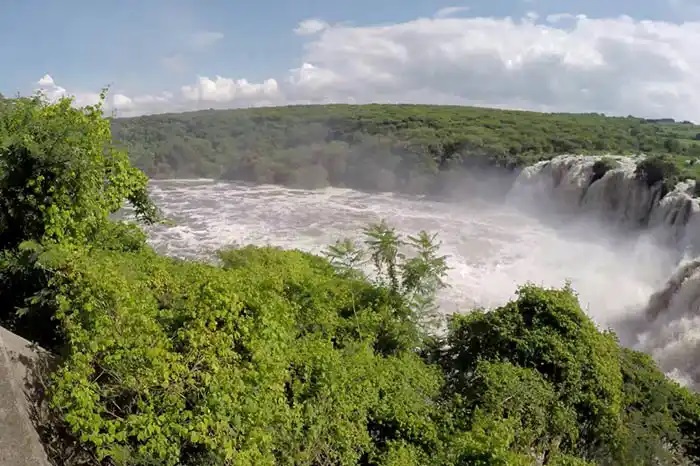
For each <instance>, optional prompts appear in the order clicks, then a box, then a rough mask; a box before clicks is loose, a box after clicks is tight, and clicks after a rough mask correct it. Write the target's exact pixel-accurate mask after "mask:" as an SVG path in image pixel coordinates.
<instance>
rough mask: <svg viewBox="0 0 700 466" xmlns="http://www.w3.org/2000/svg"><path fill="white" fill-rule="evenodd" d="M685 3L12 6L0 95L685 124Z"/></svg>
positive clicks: (693, 58) (690, 48)
mask: <svg viewBox="0 0 700 466" xmlns="http://www.w3.org/2000/svg"><path fill="white" fill-rule="evenodd" d="M698 44H700V0H571V1H562V0H479V1H477V0H472V1H465V2H459V1H458V0H333V1H330V0H324V1H322V0H257V1H254V0H205V1H202V0H200V1H197V2H195V1H194V0H191V1H190V0H147V1H143V0H140V1H137V0H120V1H118V2H117V1H109V2H108V1H94V0H90V1H89V0H63V1H61V2H58V1H51V0H23V1H21V2H20V1H14V0H12V1H8V2H6V4H5V5H3V9H2V13H1V14H0V63H2V66H0V70H1V71H0V93H2V94H4V95H16V94H17V93H20V94H22V95H28V94H31V93H33V92H37V91H40V92H42V93H44V94H45V95H46V97H47V98H49V99H55V98H58V97H61V96H64V95H70V96H74V98H75V102H76V105H85V104H91V103H94V102H96V100H97V99H98V95H99V92H100V90H101V89H102V88H104V87H107V86H108V87H109V94H108V98H107V102H106V105H107V107H108V109H109V110H110V111H112V112H114V113H115V114H116V115H117V116H133V115H140V114H149V113H162V112H171V111H187V110H197V109H202V108H237V107H253V106H268V105H288V104H306V103H327V102H341V103H368V102H407V103H433V104H457V105H482V106H490V107H503V108H518V109H529V110H540V111H566V112H601V113H606V114H610V115H628V114H632V115H635V116H643V117H673V118H676V119H679V120H680V119H689V120H692V121H698V122H700V47H699V46H698Z"/></svg>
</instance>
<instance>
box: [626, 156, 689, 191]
mask: <svg viewBox="0 0 700 466" xmlns="http://www.w3.org/2000/svg"><path fill="white" fill-rule="evenodd" d="M635 175H636V176H637V179H639V180H641V181H643V182H644V183H646V185H647V186H649V187H652V186H654V185H655V184H657V183H661V186H662V196H664V195H666V193H668V192H669V191H671V190H672V189H673V188H674V187H675V185H676V184H677V183H678V177H679V176H680V170H679V169H678V167H677V166H676V164H675V163H674V162H673V160H671V159H670V158H668V157H666V156H661V155H659V156H653V157H647V158H645V159H644V160H642V161H640V162H639V163H638V164H637V167H636V169H635Z"/></svg>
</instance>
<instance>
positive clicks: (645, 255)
mask: <svg viewBox="0 0 700 466" xmlns="http://www.w3.org/2000/svg"><path fill="white" fill-rule="evenodd" d="M152 195H153V197H154V200H155V201H156V202H157V204H158V205H159V206H160V207H161V208H162V209H163V210H164V212H165V214H166V215H167V216H168V217H169V218H171V219H173V220H174V221H175V222H176V226H174V227H161V226H159V227H156V228H153V229H151V231H150V232H149V233H150V236H151V241H152V243H153V244H154V246H155V247H156V248H157V249H158V250H160V251H162V252H164V253H167V254H171V255H175V256H179V257H206V256H208V255H210V254H211V253H212V252H213V251H215V250H217V249H220V248H222V247H225V246H227V245H231V244H235V243H238V244H248V243H252V244H258V245H262V244H270V245H275V246H281V247H285V248H298V249H302V250H306V251H311V252H319V251H321V250H322V249H323V248H325V247H326V246H327V245H329V244H331V243H332V242H334V241H335V240H336V239H341V238H343V237H346V236H356V235H357V234H358V232H359V231H360V229H361V228H362V227H363V226H366V225H367V224H368V223H369V222H374V221H378V220H380V219H386V220H387V221H388V222H390V223H391V224H392V225H393V226H395V227H397V228H398V229H399V230H400V231H402V232H404V233H416V232H418V231H419V230H421V229H425V230H427V231H429V232H437V233H438V234H439V238H440V240H441V241H442V242H443V247H442V251H443V253H444V254H447V255H448V256H449V265H450V266H451V268H452V269H451V271H450V275H449V282H450V284H451V288H450V289H448V290H446V291H445V293H444V294H443V296H442V299H441V305H442V308H443V309H444V310H445V311H446V312H454V311H461V312H464V311H468V310H469V309H471V308H473V307H475V306H484V307H493V306H497V305H500V304H503V303H504V302H506V301H507V300H508V299H510V298H511V297H512V296H513V293H514V291H515V290H516V287H517V286H518V285H520V284H523V283H525V282H527V281H532V282H534V283H537V284H542V285H548V286H549V285H551V286H561V285H563V284H564V282H565V280H570V281H571V283H572V285H573V287H574V288H575V289H576V290H577V291H578V292H579V294H580V298H581V303H582V305H583V306H584V307H586V308H588V310H589V314H590V315H591V316H592V317H593V318H594V319H595V320H596V321H598V322H599V323H600V324H602V325H609V324H611V323H612V322H614V321H615V320H616V319H617V318H619V316H620V315H621V314H624V313H625V312H628V311H629V310H634V309H639V308H640V307H643V306H644V305H645V303H646V301H647V300H648V298H649V296H650V295H651V294H652V293H653V292H654V291H655V290H656V289H657V288H658V287H659V286H660V285H661V284H663V282H664V280H665V279H666V277H667V276H668V275H669V274H670V273H671V271H672V270H673V266H674V265H675V264H673V263H671V262H669V263H668V264H659V260H658V257H657V256H658V253H657V252H656V251H658V250H657V248H658V245H656V244H655V243H654V241H653V240H652V239H650V238H647V237H644V236H640V235H636V236H634V237H630V236H627V237H625V238H622V237H620V236H615V235H613V234H611V233H610V232H609V231H607V230H605V229H604V228H603V227H602V226H600V225H599V226H598V227H595V228H598V230H596V229H595V228H594V227H592V226H591V222H585V223H584V222H583V221H576V220H573V219H568V221H567V223H561V222H559V223H554V222H552V221H551V219H549V220H548V221H543V220H540V219H538V218H537V217H536V216H533V215H529V214H526V213H524V212H523V211H522V209H519V208H517V207H514V206H512V205H509V204H508V203H505V204H504V203H488V202H485V201H483V200H482V201H474V200H470V201H469V202H462V203H455V202H451V203H445V202H436V201H430V200H426V199H420V198H415V197H407V196H401V195H394V194H366V193H361V192H358V191H353V190H349V189H336V188H328V189H322V190H314V191H309V190H298V189H289V188H283V187H279V186H249V185H243V184H235V183H221V182H215V181H203V180H179V181H159V182H155V183H154V184H153V188H152Z"/></svg>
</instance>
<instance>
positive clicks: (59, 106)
mask: <svg viewBox="0 0 700 466" xmlns="http://www.w3.org/2000/svg"><path fill="white" fill-rule="evenodd" d="M102 99H104V94H103V95H102ZM147 181H148V180H147V178H146V176H145V175H144V174H143V173H142V172H141V171H140V170H138V169H136V168H134V167H132V166H131V164H130V162H129V159H128V157H127V154H126V153H125V152H122V151H119V150H116V149H115V148H114V146H113V144H112V136H111V130H110V124H109V121H108V120H106V119H105V118H104V117H103V115H102V107H101V102H100V103H98V104H97V105H94V106H87V107H84V108H74V107H73V106H72V100H71V99H69V98H63V99H61V100H59V101H58V102H56V103H48V102H46V101H45V100H43V99H42V98H41V97H40V96H36V97H33V98H20V99H16V100H14V101H13V102H12V105H10V108H9V110H7V111H5V112H2V114H0V249H11V248H14V247H16V246H18V245H19V244H20V243H21V242H22V241H27V240H35V241H53V242H58V241H71V242H75V243H78V244H88V243H90V242H91V241H92V240H94V238H95V235H97V234H98V232H99V231H100V230H101V229H102V228H104V227H105V225H106V224H107V223H108V222H109V215H110V214H112V213H114V212H116V211H117V210H119V209H120V208H121V207H122V206H123V204H124V202H125V201H128V202H130V203H131V204H132V205H133V207H134V208H135V212H136V215H137V217H138V218H139V219H140V220H143V221H147V222H152V221H154V220H155V219H156V209H155V207H154V206H153V204H152V203H151V202H150V201H149V199H148V195H147Z"/></svg>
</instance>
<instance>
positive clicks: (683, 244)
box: [511, 156, 700, 389]
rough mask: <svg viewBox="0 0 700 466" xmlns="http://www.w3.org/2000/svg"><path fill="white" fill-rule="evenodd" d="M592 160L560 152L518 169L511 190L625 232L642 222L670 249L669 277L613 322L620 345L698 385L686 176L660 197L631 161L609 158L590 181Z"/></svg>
mask: <svg viewBox="0 0 700 466" xmlns="http://www.w3.org/2000/svg"><path fill="white" fill-rule="evenodd" d="M600 159H601V157H586V156H560V157H557V158H555V159H553V160H551V161H546V162H540V163H538V164H536V165H534V166H531V167H528V168H525V169H524V170H523V171H522V173H521V174H520V176H519V177H518V179H517V180H516V182H515V184H514V187H513V190H512V192H511V196H512V197H514V198H515V199H522V198H523V197H524V196H525V197H526V198H528V199H533V198H537V197H541V198H554V199H552V200H553V201H554V203H556V204H558V205H559V206H562V205H564V206H566V208H567V209H568V210H583V211H586V212H592V213H594V214H595V215H597V216H599V217H602V218H604V219H605V220H606V221H608V222H610V221H612V222H613V223H617V224H618V225H619V226H621V227H623V228H628V229H631V230H636V229H639V228H640V227H641V228H645V229H646V232H647V235H648V236H649V237H652V238H654V240H655V241H658V243H659V244H661V245H663V246H666V247H668V248H669V249H670V250H673V251H675V253H676V257H677V260H678V264H677V266H676V269H675V270H674V271H673V272H672V273H671V275H670V278H668V280H667V281H666V282H665V283H664V284H663V285H662V286H661V288H660V289H659V290H658V291H657V292H655V293H653V294H652V295H651V297H650V298H649V300H648V303H647V304H646V307H645V308H644V309H643V312H641V313H635V314H634V315H632V316H627V317H626V318H625V319H623V320H621V321H620V322H619V323H618V326H619V325H620V324H623V325H624V326H626V327H629V328H627V329H625V331H623V333H626V334H627V337H626V338H624V339H623V342H624V343H626V344H628V345H631V346H633V347H635V348H636V349H639V350H642V351H645V352H648V353H650V354H651V355H652V356H653V357H654V359H655V360H656V361H657V362H658V364H659V366H660V367H661V368H662V369H663V370H664V371H666V372H667V373H668V374H669V375H671V376H673V377H675V378H676V379H678V380H679V381H681V382H683V383H685V384H687V385H690V386H693V387H694V388H696V389H700V362H699V361H698V359H697V356H700V258H696V257H697V256H698V255H699V254H700V203H699V202H698V200H697V199H695V198H693V197H692V195H691V194H690V193H691V190H692V188H693V187H694V182H682V183H679V184H678V185H677V186H676V187H675V189H674V190H673V191H671V192H669V193H668V194H666V195H665V196H663V197H661V186H660V185H656V186H652V187H649V186H647V185H646V183H645V182H643V181H640V180H638V179H637V178H636V176H635V168H636V163H635V160H634V159H631V158H625V157H615V158H614V160H616V162H617V163H618V165H619V166H618V167H617V168H614V169H611V170H609V171H608V172H607V173H605V174H604V176H602V177H601V178H600V179H598V180H595V181H593V182H592V183H591V180H593V165H594V163H595V162H596V161H597V160H600ZM610 279H611V280H616V279H618V277H615V276H613V275H612V274H611V276H610ZM625 340H626V341H625Z"/></svg>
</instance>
